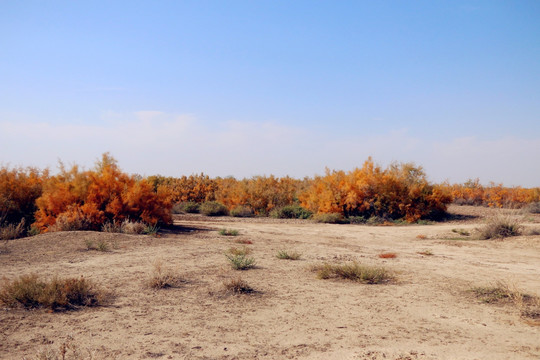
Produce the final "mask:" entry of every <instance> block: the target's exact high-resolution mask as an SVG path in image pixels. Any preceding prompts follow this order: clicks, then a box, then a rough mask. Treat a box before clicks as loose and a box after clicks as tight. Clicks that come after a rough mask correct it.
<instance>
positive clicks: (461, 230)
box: [452, 229, 471, 236]
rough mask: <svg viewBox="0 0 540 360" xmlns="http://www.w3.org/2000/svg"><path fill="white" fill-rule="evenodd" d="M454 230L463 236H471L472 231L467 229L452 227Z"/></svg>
mask: <svg viewBox="0 0 540 360" xmlns="http://www.w3.org/2000/svg"><path fill="white" fill-rule="evenodd" d="M452 232H453V233H455V234H458V235H461V236H470V235H471V233H470V232H469V231H467V230H465V229H452Z"/></svg>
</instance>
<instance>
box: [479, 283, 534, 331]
mask: <svg viewBox="0 0 540 360" xmlns="http://www.w3.org/2000/svg"><path fill="white" fill-rule="evenodd" d="M471 292H472V293H473V294H474V295H475V296H476V298H478V299H479V300H480V301H481V302H483V303H486V304H510V305H513V306H514V307H516V308H517V309H518V310H519V311H520V313H521V316H522V317H524V318H526V319H528V320H532V321H535V322H537V325H540V297H538V296H535V295H529V294H525V293H523V292H521V291H520V290H519V289H517V287H516V286H514V285H510V284H508V283H506V282H503V281H498V282H497V283H496V284H495V285H491V286H484V287H475V288H472V289H471Z"/></svg>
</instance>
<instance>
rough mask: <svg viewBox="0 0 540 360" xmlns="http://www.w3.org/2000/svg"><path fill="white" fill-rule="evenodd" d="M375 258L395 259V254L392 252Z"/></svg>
mask: <svg viewBox="0 0 540 360" xmlns="http://www.w3.org/2000/svg"><path fill="white" fill-rule="evenodd" d="M377 256H378V257H380V258H381V259H395V258H397V254H396V253H393V252H385V253H380V254H379V255H377Z"/></svg>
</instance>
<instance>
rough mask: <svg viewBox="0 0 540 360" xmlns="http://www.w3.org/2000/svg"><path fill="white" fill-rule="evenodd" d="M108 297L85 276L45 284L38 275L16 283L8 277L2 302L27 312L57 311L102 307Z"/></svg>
mask: <svg viewBox="0 0 540 360" xmlns="http://www.w3.org/2000/svg"><path fill="white" fill-rule="evenodd" d="M105 297H106V295H105V293H104V292H103V290H101V289H99V288H97V287H96V286H95V285H94V283H93V282H91V281H90V280H87V279H85V278H84V277H82V276H81V277H80V278H66V279H60V278H58V277H54V278H52V279H51V280H50V281H44V280H40V279H39V277H38V275H36V274H31V275H22V276H20V277H19V278H17V279H15V280H13V281H8V280H7V279H5V278H4V280H3V284H2V285H1V287H0V303H2V304H4V305H6V306H8V307H18V306H22V307H24V308H25V309H32V308H40V307H44V308H49V309H51V310H53V311H56V310H72V309H76V308H78V307H80V306H98V305H101V304H102V303H103V302H104V300H105Z"/></svg>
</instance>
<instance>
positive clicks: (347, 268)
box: [311, 262, 394, 284]
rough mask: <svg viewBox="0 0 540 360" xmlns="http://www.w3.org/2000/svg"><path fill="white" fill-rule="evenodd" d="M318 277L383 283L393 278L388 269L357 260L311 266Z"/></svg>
mask: <svg viewBox="0 0 540 360" xmlns="http://www.w3.org/2000/svg"><path fill="white" fill-rule="evenodd" d="M311 270H312V271H314V272H316V273H317V277H318V278H319V279H333V278H334V279H347V280H351V281H357V282H361V283H364V284H384V283H388V282H390V281H392V280H394V276H393V275H392V274H391V273H390V271H388V270H386V269H385V268H382V267H374V266H367V265H361V264H359V263H357V262H352V263H346V264H328V263H325V264H322V265H315V266H313V267H312V268H311Z"/></svg>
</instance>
